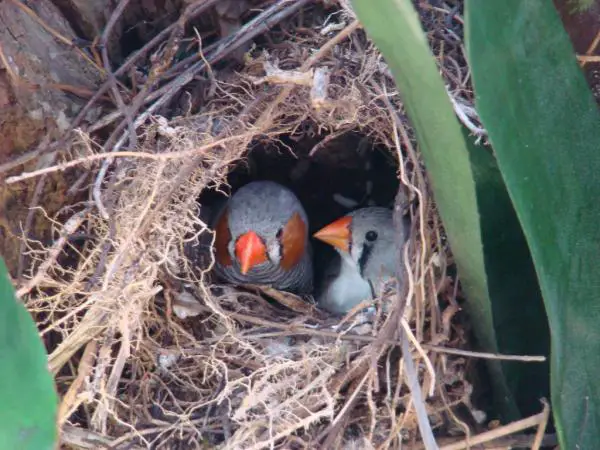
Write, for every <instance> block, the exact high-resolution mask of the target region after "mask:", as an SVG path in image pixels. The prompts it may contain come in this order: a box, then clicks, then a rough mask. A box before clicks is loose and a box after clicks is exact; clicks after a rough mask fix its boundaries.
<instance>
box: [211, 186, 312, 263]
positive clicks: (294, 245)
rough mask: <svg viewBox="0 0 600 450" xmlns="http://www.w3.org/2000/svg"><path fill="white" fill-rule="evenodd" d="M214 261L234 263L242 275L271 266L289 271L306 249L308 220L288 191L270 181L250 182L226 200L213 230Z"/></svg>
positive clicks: (291, 193)
mask: <svg viewBox="0 0 600 450" xmlns="http://www.w3.org/2000/svg"><path fill="white" fill-rule="evenodd" d="M215 231H216V234H217V237H216V240H215V248H216V253H217V261H218V262H219V263H220V264H222V265H226V266H227V265H231V264H232V262H233V261H237V264H239V267H240V269H241V272H242V273H243V274H245V273H246V272H248V271H249V270H250V269H252V268H253V267H255V266H257V267H260V266H266V265H274V266H281V268H283V269H286V270H289V269H291V268H292V267H293V266H295V265H296V264H297V263H298V262H299V261H300V259H302V257H303V256H304V254H305V252H306V251H307V247H308V217H307V216H306V213H305V211H304V208H303V207H302V204H301V203H300V201H299V200H298V198H297V197H296V196H295V195H294V193H293V192H292V191H290V190H289V189H287V188H286V187H284V186H282V185H280V184H278V183H275V182H272V181H254V182H251V183H249V184H247V185H245V186H243V187H241V188H240V189H239V190H238V191H237V192H235V194H234V195H233V196H232V197H231V199H230V200H229V202H228V204H227V206H226V207H225V208H224V210H223V212H222V213H221V215H220V216H219V219H218V221H217V224H216V226H215Z"/></svg>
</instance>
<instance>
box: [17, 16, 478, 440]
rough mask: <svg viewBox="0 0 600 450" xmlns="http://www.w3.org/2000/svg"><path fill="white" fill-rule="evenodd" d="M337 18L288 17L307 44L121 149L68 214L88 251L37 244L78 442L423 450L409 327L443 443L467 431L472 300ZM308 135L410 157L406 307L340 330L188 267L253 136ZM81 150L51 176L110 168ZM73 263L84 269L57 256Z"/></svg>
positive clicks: (263, 59)
mask: <svg viewBox="0 0 600 450" xmlns="http://www.w3.org/2000/svg"><path fill="white" fill-rule="evenodd" d="M427 14H428V15H427V17H429V18H430V19H431V20H432V21H431V23H430V24H429V25H430V26H431V27H432V29H431V38H432V42H433V44H434V45H433V48H434V51H435V52H436V55H437V56H438V57H439V60H440V63H441V67H442V68H443V71H444V74H445V76H446V78H447V79H448V80H449V84H450V86H451V91H452V96H453V98H454V99H455V101H456V105H458V106H457V108H459V109H460V110H461V111H463V112H464V111H466V113H465V117H467V119H468V118H469V117H470V119H469V120H472V121H473V122H472V124H474V125H473V126H475V127H477V125H476V119H475V118H474V116H473V112H472V111H471V110H469V108H468V104H469V103H468V102H469V92H468V88H467V84H468V80H467V78H466V76H465V74H464V63H463V62H462V61H456V58H457V55H461V53H460V52H461V50H460V41H457V42H456V45H454V46H453V47H452V48H449V45H448V42H447V41H446V40H445V38H444V37H442V38H440V37H439V36H437V35H436V33H439V31H440V30H446V28H444V26H439V28H436V26H438V25H439V24H437V25H436V22H435V20H434V19H436V18H437V19H436V20H439V21H440V23H442V22H443V20H444V17H446V15H447V12H444V11H430V12H429V13H427ZM323 19H324V18H323V17H319V16H318V15H315V16H314V17H313V18H312V19H310V18H306V17H305V18H304V20H305V21H308V22H306V23H303V24H302V26H299V25H298V23H299V22H298V20H290V21H288V22H285V23H284V24H283V25H282V28H281V30H278V31H277V32H273V33H277V36H276V37H277V38H282V37H284V38H285V39H287V40H288V41H289V42H288V44H289V45H274V46H273V47H266V48H264V49H262V50H263V51H262V52H256V51H255V53H254V55H255V57H254V58H253V59H250V60H249V61H247V63H246V65H245V68H244V70H243V71H242V72H240V73H236V74H233V75H231V74H230V75H229V76H228V77H227V78H226V79H220V78H219V77H218V76H217V77H216V78H211V90H212V92H213V97H212V101H211V102H210V103H208V104H207V105H206V106H205V107H203V108H202V111H201V112H200V113H199V114H195V115H193V116H185V117H173V118H170V119H165V118H163V117H160V116H157V115H156V114H155V113H151V114H147V116H146V117H147V119H148V120H147V121H145V122H144V121H141V122H142V123H144V125H143V126H142V127H141V128H140V130H139V131H138V134H139V133H141V135H138V138H137V148H136V149H134V150H135V152H134V151H127V152H120V153H119V149H118V148H117V149H116V150H117V153H113V154H111V155H110V156H111V158H115V159H114V164H113V166H112V170H111V171H109V172H108V174H109V175H110V176H109V178H107V182H106V183H103V184H102V183H100V184H98V183H97V186H101V189H100V191H99V192H98V193H99V194H100V197H99V198H98V197H97V195H95V196H94V198H95V201H90V202H85V203H83V204H76V205H65V209H64V211H63V215H62V217H67V219H66V220H61V221H58V220H57V222H56V224H55V226H56V230H57V234H59V233H62V234H63V235H64V236H67V235H72V234H73V233H75V232H79V233H85V234H86V235H87V236H88V238H87V239H86V240H85V244H84V245H82V246H78V247H76V246H74V245H72V244H71V243H70V242H69V241H68V240H67V239H62V240H57V241H56V243H55V245H54V246H53V247H50V248H45V249H42V250H40V249H39V245H35V246H34V245H31V246H30V248H31V256H32V257H33V264H32V265H31V268H30V277H29V280H26V281H25V282H24V283H23V285H22V286H20V289H21V294H23V295H26V299H27V305H28V308H29V309H30V310H31V311H32V312H33V313H34V314H35V315H36V317H38V323H39V327H40V330H41V333H42V335H43V336H44V337H45V338H46V339H48V341H49V342H53V343H54V344H55V345H53V347H52V351H51V354H50V358H49V361H50V367H51V370H52V372H53V373H54V374H55V375H56V380H57V383H58V386H59V389H60V392H61V394H62V404H61V409H60V417H59V421H60V423H61V425H62V426H63V445H65V448H98V447H107V448H155V449H166V448H212V447H217V446H218V447H219V448H229V449H234V448H235V449H238V448H239V449H262V448H317V447H318V446H319V445H323V447H325V448H347V449H350V448H378V449H385V448H400V446H401V445H402V448H419V445H420V444H419V442H420V435H419V431H418V426H417V418H416V415H415V412H414V411H415V409H414V403H413V397H412V396H411V395H410V392H409V389H408V388H407V384H406V382H405V377H406V368H405V365H404V363H403V360H402V359H401V357H400V352H399V347H400V344H401V343H400V341H399V336H400V334H399V330H401V329H404V330H405V332H406V333H407V335H408V336H409V337H410V340H411V342H412V344H411V357H412V358H413V360H414V363H415V365H416V368H417V375H418V380H419V383H420V384H421V386H422V394H423V397H424V402H425V407H426V410H427V414H428V418H429V421H430V423H431V426H432V428H433V430H434V432H435V434H436V435H437V436H443V437H448V436H453V435H456V436H459V435H463V434H465V433H468V431H469V427H468V426H467V424H465V423H463V422H462V421H461V420H459V418H458V417H457V416H456V415H455V414H454V412H453V409H452V407H453V406H456V405H458V404H464V405H467V407H468V408H469V409H470V408H471V404H470V396H471V393H472V387H471V385H470V384H469V383H468V382H467V381H466V380H465V371H466V367H467V364H468V360H469V359H468V358H466V357H465V356H461V355H449V354H447V353H445V352H444V350H443V349H444V348H450V349H460V348H463V347H465V346H466V344H467V341H466V336H465V331H464V330H463V329H462V328H461V327H460V326H456V324H454V317H455V314H456V313H457V312H458V311H459V306H458V303H457V301H456V297H457V292H458V287H457V283H456V280H453V279H452V278H451V277H449V276H448V275H447V273H446V269H447V268H448V267H449V266H450V265H451V264H452V260H451V255H450V254H449V252H448V249H447V248H446V246H445V244H444V238H443V230H442V227H441V225H440V222H439V219H438V217H437V214H436V211H435V204H434V202H433V201H432V199H431V198H430V196H429V190H428V186H427V176H426V174H425V173H424V171H423V166H422V164H421V162H420V159H419V155H418V152H417V150H416V149H415V148H414V142H412V141H411V131H410V128H409V125H408V124H407V121H406V120H405V119H404V117H403V116H402V114H401V111H402V105H401V103H400V100H399V98H398V95H397V94H396V92H395V88H394V87H393V83H392V80H391V78H390V75H389V71H388V69H387V67H386V66H385V64H384V63H383V62H382V60H381V57H380V55H379V54H378V52H377V51H376V50H375V49H374V48H373V46H372V45H371V44H370V43H369V42H368V41H367V40H366V39H365V36H364V34H363V32H362V31H361V30H360V29H359V27H358V26H357V24H356V22H354V18H353V17H352V15H351V14H350V13H349V12H348V11H345V12H344V13H341V14H339V15H337V16H332V17H330V18H329V19H328V20H329V24H331V23H335V24H341V26H340V27H338V28H337V29H338V30H341V31H331V32H329V33H326V34H323V35H322V34H320V33H319V29H320V28H319V27H322V26H324V25H325V23H324V20H323ZM324 69H327V70H324ZM265 70H267V71H270V73H268V74H266V73H265ZM290 70H295V71H299V72H300V74H298V73H290V72H288V71H290ZM310 70H313V71H314V72H313V73H312V74H311V75H310V76H307V75H306V73H307V72H309V71H310ZM302 73H304V74H302ZM265 75H268V77H267V78H266V79H264V78H263V77H264V76H265ZM207 76H208V77H212V76H213V74H212V72H210V71H209V72H207ZM294 77H298V80H299V81H298V82H297V84H289V83H290V81H291V82H292V83H293V82H294ZM307 80H308V81H307ZM281 82H285V83H286V84H285V85H280V84H279V83H281ZM324 92H325V93H326V96H324V95H323V93H324ZM461 105H462V106H461ZM150 112H151V111H150ZM146 113H148V109H142V110H141V111H140V113H139V114H138V116H136V118H139V117H141V115H142V114H146ZM307 122H310V123H312V124H313V128H314V129H316V130H319V132H320V133H321V134H323V135H325V134H328V133H331V134H334V135H335V134H341V133H344V132H348V131H357V132H360V133H361V134H363V135H366V136H370V137H371V138H372V139H373V140H374V141H375V142H377V143H379V144H383V145H385V146H387V147H388V148H389V149H390V158H391V159H392V160H395V162H396V163H397V164H398V167H399V170H398V177H399V179H400V180H401V184H402V189H403V192H405V195H406V198H407V199H408V200H409V201H408V202H407V203H406V206H407V207H409V208H410V214H411V217H412V218H413V229H412V232H411V237H410V240H409V243H408V244H407V247H406V255H407V261H408V266H409V272H410V276H409V280H410V283H409V289H408V291H407V292H406V293H405V294H406V307H405V308H403V306H404V305H403V303H402V302H399V301H395V298H396V297H395V296H394V297H393V298H386V299H378V300H377V301H375V302H374V308H372V309H371V310H370V311H371V312H370V313H365V312H358V311H357V312H354V315H353V316H352V315H351V317H348V318H347V319H346V320H345V321H343V323H342V324H341V325H340V324H337V323H335V322H334V321H332V320H331V319H328V318H327V317H325V316H323V315H322V314H320V313H318V312H317V311H315V310H314V309H312V308H308V307H304V308H302V307H297V305H298V303H297V302H296V303H294V301H293V299H288V300H285V301H286V302H287V304H288V306H291V308H289V307H276V306H273V305H272V304H271V303H268V302H267V301H265V299H264V297H263V296H261V295H258V294H256V293H252V292H250V291H248V290H241V289H240V290H238V289H235V288H233V287H228V286H218V285H216V284H214V281H213V280H212V279H211V277H210V274H209V269H210V264H211V258H210V253H203V254H202V257H203V259H202V261H203V264H204V266H203V267H200V268H199V267H195V266H194V265H193V264H191V263H190V260H189V259H188V258H187V257H186V255H187V252H188V250H189V249H190V247H191V246H193V244H194V243H195V242H197V241H202V242H208V243H210V241H211V239H212V233H211V231H210V230H209V229H208V228H207V226H206V223H204V222H203V221H202V217H203V214H202V206H201V205H198V204H197V202H196V200H197V198H198V196H199V195H200V193H201V192H203V191H204V190H205V189H207V188H208V187H215V186H219V185H223V184H224V183H226V181H227V179H226V177H227V174H228V172H229V171H230V170H231V168H232V167H233V165H234V163H236V162H238V161H240V160H243V159H244V157H245V151H246V149H247V148H248V147H249V146H250V145H251V143H253V142H256V141H257V140H260V141H261V142H263V143H264V142H267V141H273V142H276V143H277V142H278V139H279V138H280V137H281V136H283V135H298V134H299V133H300V129H301V128H302V125H303V124H305V123H307ZM124 133H127V130H125V131H124ZM118 142H121V141H118ZM325 145H326V144H325ZM117 147H119V145H117ZM70 148H71V150H70V152H69V154H68V155H65V156H63V158H64V159H63V161H61V162H59V163H58V164H57V165H56V166H53V167H51V168H50V169H47V170H50V171H52V170H66V169H67V168H68V167H71V166H79V167H83V166H87V167H88V168H89V169H90V170H94V171H95V167H97V165H96V163H95V161H97V160H100V159H101V160H107V157H108V155H107V154H106V153H104V151H103V150H102V149H101V148H100V146H99V145H98V144H97V143H96V142H95V141H94V140H92V138H91V137H90V135H89V134H88V133H85V132H80V133H79V135H78V138H77V139H76V141H75V142H73V144H72V146H71V147H70ZM111 150H115V149H114V148H111ZM316 150H317V149H315V151H316ZM319 151H322V150H321V149H319ZM137 152H140V153H137ZM34 175H36V174H33V175H32V176H34ZM103 176H104V175H103ZM8 181H12V182H16V181H17V180H16V179H12V180H8ZM101 181H102V180H101ZM98 193H97V194H98ZM414 200H416V201H414ZM98 202H100V203H101V205H99V204H98ZM62 250H66V251H67V252H68V254H69V255H70V258H69V264H62V265H59V264H55V263H54V262H55V261H56V260H57V258H58V254H59V253H60V252H61V251H62ZM44 261H46V263H44ZM48 261H50V262H51V264H49V263H48ZM282 301H283V300H282ZM294 305H296V307H294ZM182 311H184V312H185V313H186V314H187V315H188V317H187V318H185V319H181V318H179V317H178V315H180V316H181V314H182Z"/></svg>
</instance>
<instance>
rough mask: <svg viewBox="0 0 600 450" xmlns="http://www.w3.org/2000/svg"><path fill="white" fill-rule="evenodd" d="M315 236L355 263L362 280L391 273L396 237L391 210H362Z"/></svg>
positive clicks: (332, 224)
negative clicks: (376, 272) (378, 274)
mask: <svg viewBox="0 0 600 450" xmlns="http://www.w3.org/2000/svg"><path fill="white" fill-rule="evenodd" d="M314 237H315V238H317V239H320V240H322V241H324V242H326V243H328V244H330V245H332V246H333V247H334V248H335V249H336V250H337V251H338V252H339V253H340V254H341V255H342V257H346V258H347V257H348V256H350V258H351V259H352V260H353V261H354V263H355V264H356V266H357V268H358V270H359V272H360V273H361V275H363V277H365V278H369V277H370V276H371V275H374V273H373V274H371V273H368V272H375V271H382V270H383V272H387V273H389V274H393V273H394V264H395V260H394V259H395V258H394V255H395V243H394V239H395V235H394V225H393V219H392V210H390V209H387V208H382V207H368V208H361V209H358V210H356V211H352V212H351V213H349V214H347V215H345V216H343V217H341V218H339V219H337V220H335V221H334V222H332V223H330V224H329V225H327V226H325V227H324V228H322V229H321V230H319V231H318V232H317V233H315V234H314Z"/></svg>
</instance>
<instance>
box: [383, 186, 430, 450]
mask: <svg viewBox="0 0 600 450" xmlns="http://www.w3.org/2000/svg"><path fill="white" fill-rule="evenodd" d="M403 197H404V196H403V194H402V190H401V189H400V188H399V189H398V193H397V194H396V200H395V203H394V213H393V224H394V235H395V239H394V240H395V247H396V255H397V256H396V283H397V285H396V286H397V288H396V301H395V309H396V310H398V311H399V313H400V314H399V315H398V318H397V320H396V321H395V322H396V324H398V322H399V323H400V324H402V316H403V315H404V308H405V307H406V299H407V298H410V296H411V295H414V291H413V290H414V287H413V283H403V280H405V279H406V278H407V277H406V276H405V275H404V274H405V271H407V270H408V271H410V261H409V259H408V246H405V240H404V234H405V232H404V228H405V224H404V214H403ZM399 334H400V342H401V348H402V361H403V362H404V375H405V377H406V384H407V385H408V389H409V391H410V394H411V399H412V402H413V405H414V408H415V413H416V414H417V423H418V425H419V431H420V432H421V438H422V440H423V444H424V445H425V448H426V449H427V450H437V449H438V446H437V444H436V442H435V437H434V436H433V430H432V429H431V423H429V417H428V416H427V409H426V407H425V401H424V400H423V397H422V394H421V385H420V384H419V377H418V375H417V371H416V369H415V363H414V361H413V359H412V354H411V352H410V347H409V342H408V341H409V339H408V335H407V332H406V330H405V329H404V327H402V326H401V327H400V329H399ZM430 365H431V363H430ZM432 369H433V368H432ZM433 373H434V380H435V371H433ZM433 382H434V381H432V386H431V391H432V393H433V387H434V385H433Z"/></svg>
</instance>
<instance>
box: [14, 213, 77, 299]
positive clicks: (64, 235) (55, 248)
mask: <svg viewBox="0 0 600 450" xmlns="http://www.w3.org/2000/svg"><path fill="white" fill-rule="evenodd" d="M87 212H88V209H87V208H86V209H84V210H83V211H80V212H78V213H76V214H75V215H73V217H71V218H70V219H69V220H67V221H66V222H65V225H64V227H63V229H62V232H61V236H60V237H59V238H58V239H57V241H56V242H55V243H54V245H52V248H51V249H50V250H48V256H47V257H46V259H45V260H44V262H43V263H42V264H41V265H40V267H39V268H38V271H37V273H36V274H35V276H34V277H33V278H31V279H30V280H29V281H28V282H27V283H25V286H23V287H22V288H20V289H18V290H17V297H23V296H24V295H26V294H29V292H31V290H32V289H33V288H35V287H36V286H37V285H38V284H39V283H40V281H42V279H43V278H44V277H45V276H46V274H47V273H48V270H50V268H51V267H52V266H53V265H54V263H55V262H56V260H57V259H58V256H59V255H60V252H61V251H62V249H63V247H64V246H65V244H66V243H67V240H68V238H69V236H70V235H71V234H73V233H74V232H75V231H76V230H77V228H79V227H80V226H81V224H82V223H83V221H84V219H85V216H86V214H87Z"/></svg>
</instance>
